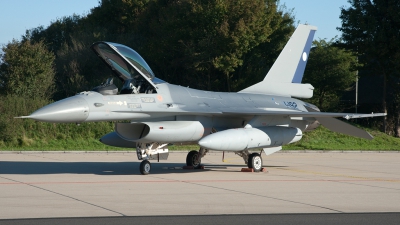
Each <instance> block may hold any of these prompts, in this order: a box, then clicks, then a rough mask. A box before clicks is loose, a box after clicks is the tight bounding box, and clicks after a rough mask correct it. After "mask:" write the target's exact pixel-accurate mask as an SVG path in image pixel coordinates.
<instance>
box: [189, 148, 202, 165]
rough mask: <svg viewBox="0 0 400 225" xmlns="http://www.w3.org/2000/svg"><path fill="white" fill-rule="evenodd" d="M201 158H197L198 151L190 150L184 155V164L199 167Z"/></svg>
mask: <svg viewBox="0 0 400 225" xmlns="http://www.w3.org/2000/svg"><path fill="white" fill-rule="evenodd" d="M200 164H201V158H199V152H198V151H195V150H193V151H190V152H189V153H188V154H187V156H186V165H187V166H193V167H194V168H196V169H197V168H200Z"/></svg>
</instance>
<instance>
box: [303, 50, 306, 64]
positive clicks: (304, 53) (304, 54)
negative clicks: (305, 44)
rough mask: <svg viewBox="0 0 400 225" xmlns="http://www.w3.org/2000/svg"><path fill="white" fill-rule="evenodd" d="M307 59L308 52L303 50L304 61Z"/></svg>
mask: <svg viewBox="0 0 400 225" xmlns="http://www.w3.org/2000/svg"><path fill="white" fill-rule="evenodd" d="M306 60H307V53H306V52H303V61H304V62H305V61H306Z"/></svg>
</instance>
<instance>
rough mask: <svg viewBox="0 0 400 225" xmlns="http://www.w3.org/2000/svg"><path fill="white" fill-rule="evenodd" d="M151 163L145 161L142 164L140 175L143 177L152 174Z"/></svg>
mask: <svg viewBox="0 0 400 225" xmlns="http://www.w3.org/2000/svg"><path fill="white" fill-rule="evenodd" d="M150 170H151V163H150V162H149V161H148V160H143V161H142V162H141V163H140V173H141V174H143V175H147V174H149V173H150Z"/></svg>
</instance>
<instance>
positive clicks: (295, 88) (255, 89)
mask: <svg viewBox="0 0 400 225" xmlns="http://www.w3.org/2000/svg"><path fill="white" fill-rule="evenodd" d="M316 30H317V27H315V26H310V25H303V24H299V26H298V27H297V28H296V30H295V31H294V33H293V35H292V36H291V37H290V39H289V41H288V42H287V43H286V45H285V47H284V48H283V50H282V51H281V53H280V54H279V56H278V58H277V59H276V61H275V63H274V64H273V65H272V67H271V69H270V70H269V71H268V73H267V75H266V76H265V78H264V80H263V81H261V82H259V83H257V84H255V85H253V86H250V87H248V88H246V89H244V90H242V91H240V92H242V93H257V94H273V95H281V96H292V97H300V98H311V97H312V94H313V90H314V87H312V85H310V84H301V80H302V79H303V74H304V70H305V68H306V64H307V60H308V56H309V53H310V49H311V45H312V41H313V39H314V34H315V31H316Z"/></svg>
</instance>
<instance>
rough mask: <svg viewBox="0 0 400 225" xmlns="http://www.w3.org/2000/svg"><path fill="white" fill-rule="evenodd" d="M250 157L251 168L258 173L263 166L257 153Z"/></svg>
mask: <svg viewBox="0 0 400 225" xmlns="http://www.w3.org/2000/svg"><path fill="white" fill-rule="evenodd" d="M252 155H253V157H252V158H251V166H252V168H253V170H254V172H260V171H261V170H262V166H263V163H262V158H261V156H260V154H258V153H253V154H252Z"/></svg>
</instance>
